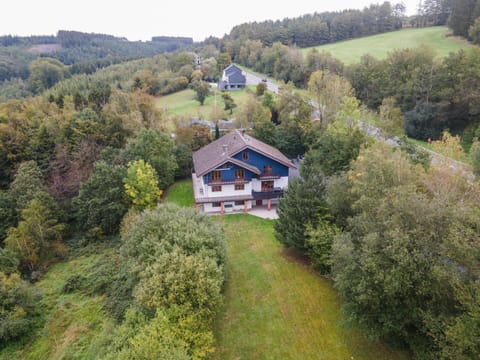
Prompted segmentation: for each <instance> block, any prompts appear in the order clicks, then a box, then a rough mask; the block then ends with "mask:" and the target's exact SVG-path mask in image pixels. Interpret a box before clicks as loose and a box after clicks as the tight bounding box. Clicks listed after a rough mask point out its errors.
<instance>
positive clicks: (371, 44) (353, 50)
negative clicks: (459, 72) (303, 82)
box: [303, 26, 473, 64]
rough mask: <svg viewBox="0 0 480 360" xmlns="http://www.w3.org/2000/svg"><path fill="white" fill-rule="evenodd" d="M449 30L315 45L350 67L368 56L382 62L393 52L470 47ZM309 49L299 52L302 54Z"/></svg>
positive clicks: (433, 29)
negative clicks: (422, 48)
mask: <svg viewBox="0 0 480 360" xmlns="http://www.w3.org/2000/svg"><path fill="white" fill-rule="evenodd" d="M448 33H449V29H448V28H447V27H444V26H437V27H429V28H422V29H403V30H399V31H393V32H389V33H384V34H379V35H373V36H367V37H363V38H359V39H354V40H347V41H342V42H337V43H334V44H328V45H322V46H317V47H316V49H318V50H319V51H328V52H330V53H331V54H332V55H333V56H335V57H336V58H338V59H340V60H341V61H343V62H344V63H345V64H353V63H356V62H358V61H359V60H360V58H361V57H362V55H364V54H366V53H368V54H370V55H372V56H373V57H375V58H377V59H384V58H385V57H386V56H387V54H388V53H389V52H391V51H392V50H395V49H404V48H414V47H418V46H420V45H427V46H430V47H432V48H434V49H435V50H436V51H437V53H438V55H439V56H446V55H448V53H450V52H456V51H458V50H460V49H466V48H469V47H471V46H473V45H471V44H469V43H468V42H467V41H465V40H461V39H458V38H455V37H449V36H447V34H448ZM310 49H312V48H306V49H303V52H304V54H306V53H307V52H308V51H309V50H310Z"/></svg>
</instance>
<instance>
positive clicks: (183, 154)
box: [175, 144, 193, 179]
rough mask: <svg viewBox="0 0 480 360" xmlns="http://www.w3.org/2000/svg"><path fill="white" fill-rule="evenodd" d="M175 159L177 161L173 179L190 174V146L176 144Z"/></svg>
mask: <svg viewBox="0 0 480 360" xmlns="http://www.w3.org/2000/svg"><path fill="white" fill-rule="evenodd" d="M175 159H176V161H177V165H178V167H177V171H176V172H175V179H185V178H188V177H189V176H191V175H192V169H193V159H192V150H191V148H190V146H188V145H185V144H178V145H177V147H176V149H175Z"/></svg>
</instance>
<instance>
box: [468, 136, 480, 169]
mask: <svg viewBox="0 0 480 360" xmlns="http://www.w3.org/2000/svg"><path fill="white" fill-rule="evenodd" d="M470 161H471V162H472V168H473V173H474V174H475V176H476V177H477V178H478V177H480V142H479V141H478V140H476V141H474V143H473V144H472V147H471V148H470Z"/></svg>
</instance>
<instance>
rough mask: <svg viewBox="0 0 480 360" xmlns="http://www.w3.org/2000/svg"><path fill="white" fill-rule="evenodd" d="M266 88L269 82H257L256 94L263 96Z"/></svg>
mask: <svg viewBox="0 0 480 360" xmlns="http://www.w3.org/2000/svg"><path fill="white" fill-rule="evenodd" d="M266 90H267V84H265V83H264V82H263V81H262V82H259V83H258V84H257V87H256V88H255V95H257V96H263V94H265V91H266Z"/></svg>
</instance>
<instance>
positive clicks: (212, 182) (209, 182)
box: [207, 178, 250, 186]
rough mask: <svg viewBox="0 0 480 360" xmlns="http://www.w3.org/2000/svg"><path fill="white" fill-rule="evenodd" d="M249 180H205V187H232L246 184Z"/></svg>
mask: <svg viewBox="0 0 480 360" xmlns="http://www.w3.org/2000/svg"><path fill="white" fill-rule="evenodd" d="M249 182H250V180H247V179H244V178H240V179H234V180H207V185H210V186H212V185H234V184H248V183H249Z"/></svg>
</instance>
